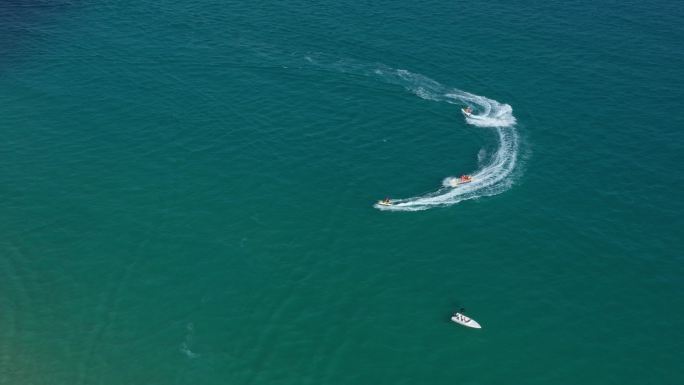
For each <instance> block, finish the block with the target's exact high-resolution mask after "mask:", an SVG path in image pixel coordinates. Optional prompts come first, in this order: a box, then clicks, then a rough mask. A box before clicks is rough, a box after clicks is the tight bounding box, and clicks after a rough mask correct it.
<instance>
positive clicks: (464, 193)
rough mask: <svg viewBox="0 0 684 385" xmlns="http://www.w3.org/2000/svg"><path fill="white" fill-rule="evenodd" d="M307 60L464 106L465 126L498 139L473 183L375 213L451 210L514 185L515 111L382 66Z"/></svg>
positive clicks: (449, 181)
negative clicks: (469, 111)
mask: <svg viewBox="0 0 684 385" xmlns="http://www.w3.org/2000/svg"><path fill="white" fill-rule="evenodd" d="M306 60H307V61H308V62H309V63H312V64H316V65H322V66H324V67H328V68H331V69H334V70H336V71H339V72H343V73H350V74H354V75H364V76H369V77H374V78H377V79H378V80H380V81H383V82H386V83H390V84H396V85H399V86H402V87H404V88H405V89H406V90H408V91H410V92H412V93H414V94H415V95H416V96H418V97H420V98H422V99H425V100H431V101H435V102H445V103H450V104H455V105H459V106H464V105H468V106H470V107H471V108H472V109H473V111H474V112H473V116H472V117H469V118H466V119H465V120H466V122H467V123H468V124H470V125H473V126H477V127H484V128H488V129H492V130H494V131H495V133H496V136H497V138H498V141H499V146H498V148H497V149H496V151H495V152H494V153H493V154H492V155H491V156H490V157H489V158H488V159H487V152H486V151H484V150H481V151H480V153H479V154H478V163H479V169H478V170H476V171H475V172H473V173H472V174H470V175H471V176H472V178H473V181H472V182H470V183H467V184H462V185H458V186H457V187H452V186H453V185H454V182H455V181H456V177H455V176H450V177H447V178H445V179H444V180H443V181H442V187H440V188H439V189H438V190H436V191H433V192H430V193H427V194H423V195H419V196H415V197H411V198H404V199H392V205H391V206H385V205H379V204H375V205H374V207H375V208H377V209H378V210H384V211H420V210H427V209H430V208H434V207H445V206H451V205H454V204H456V203H458V202H461V201H464V200H467V199H475V198H480V197H483V196H491V195H495V194H499V193H501V192H503V191H505V190H507V189H508V188H509V187H510V186H511V185H512V184H513V176H514V171H515V168H516V164H517V160H518V151H519V137H518V133H517V131H516V129H515V124H516V120H515V117H514V116H513V109H512V108H511V106H509V105H508V104H504V103H499V102H497V101H496V100H493V99H489V98H486V97H484V96H479V95H475V94H471V93H469V92H465V91H461V90H459V89H455V88H449V87H446V86H444V85H442V84H440V83H439V82H437V81H435V80H432V79H430V78H428V77H426V76H423V75H420V74H415V73H412V72H409V71H406V70H402V69H394V68H390V67H387V66H385V65H382V64H376V65H369V64H364V63H359V62H356V61H353V60H338V61H335V62H334V63H327V64H322V63H321V62H319V61H317V60H315V59H313V58H312V57H310V56H307V57H306ZM454 116H463V115H462V114H461V113H460V111H459V110H455V111H454Z"/></svg>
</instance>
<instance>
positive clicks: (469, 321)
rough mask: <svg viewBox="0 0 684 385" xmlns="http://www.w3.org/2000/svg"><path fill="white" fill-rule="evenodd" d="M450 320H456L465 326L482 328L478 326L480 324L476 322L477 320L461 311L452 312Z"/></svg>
mask: <svg viewBox="0 0 684 385" xmlns="http://www.w3.org/2000/svg"><path fill="white" fill-rule="evenodd" d="M451 320H452V321H454V322H456V323H457V324H460V325H463V326H466V327H469V328H473V329H482V326H480V324H479V323H477V321H475V320H474V319H472V318H468V317H466V316H465V315H463V314H461V313H454V315H453V316H451Z"/></svg>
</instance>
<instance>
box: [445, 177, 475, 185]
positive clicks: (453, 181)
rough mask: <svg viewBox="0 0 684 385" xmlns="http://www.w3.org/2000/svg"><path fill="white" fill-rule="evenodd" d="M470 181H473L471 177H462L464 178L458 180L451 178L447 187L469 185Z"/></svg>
mask: <svg viewBox="0 0 684 385" xmlns="http://www.w3.org/2000/svg"><path fill="white" fill-rule="evenodd" d="M472 181H473V177H472V176H470V175H464V176H462V177H460V178H451V180H449V185H450V186H451V187H458V186H460V185H462V184H466V183H470V182H472Z"/></svg>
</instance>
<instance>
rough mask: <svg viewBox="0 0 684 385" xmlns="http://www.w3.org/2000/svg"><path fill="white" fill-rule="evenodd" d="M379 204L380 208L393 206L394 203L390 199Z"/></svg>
mask: <svg viewBox="0 0 684 385" xmlns="http://www.w3.org/2000/svg"><path fill="white" fill-rule="evenodd" d="M378 204H379V205H380V206H392V201H390V200H389V199H383V200H381V201H378Z"/></svg>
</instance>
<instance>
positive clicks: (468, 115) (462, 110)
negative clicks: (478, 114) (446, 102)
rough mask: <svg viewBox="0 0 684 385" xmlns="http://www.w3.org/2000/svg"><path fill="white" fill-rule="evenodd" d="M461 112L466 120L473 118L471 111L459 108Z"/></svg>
mask: <svg viewBox="0 0 684 385" xmlns="http://www.w3.org/2000/svg"><path fill="white" fill-rule="evenodd" d="M461 112H462V113H463V115H465V117H466V118H472V117H475V115H473V110H470V111H468V110H467V109H466V108H461Z"/></svg>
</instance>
